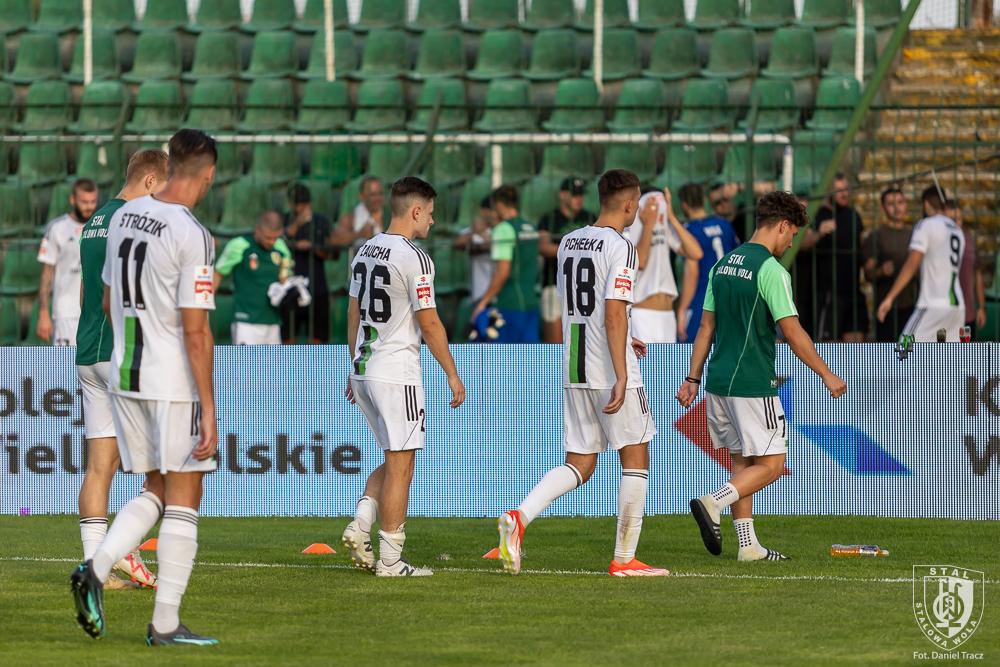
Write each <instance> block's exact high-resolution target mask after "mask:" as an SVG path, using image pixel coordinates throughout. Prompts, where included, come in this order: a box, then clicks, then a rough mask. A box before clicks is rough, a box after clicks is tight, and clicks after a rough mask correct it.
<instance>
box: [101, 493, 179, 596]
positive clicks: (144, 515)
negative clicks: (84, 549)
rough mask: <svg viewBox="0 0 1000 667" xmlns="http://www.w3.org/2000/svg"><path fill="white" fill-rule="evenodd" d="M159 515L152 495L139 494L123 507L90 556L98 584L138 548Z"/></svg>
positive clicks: (160, 507)
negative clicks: (112, 568)
mask: <svg viewBox="0 0 1000 667" xmlns="http://www.w3.org/2000/svg"><path fill="white" fill-rule="evenodd" d="M162 511H163V503H161V502H160V499H159V498H157V497H156V494H153V493H150V492H149V491H143V492H142V493H140V494H139V495H138V496H137V497H135V498H133V499H132V500H130V501H128V502H127V503H125V507H123V508H122V509H121V511H120V512H119V513H118V514H117V515H116V516H115V522H114V523H113V524H111V529H110V530H108V534H107V536H106V537H105V538H104V541H103V542H101V545H100V546H99V547H98V548H97V551H95V552H94V557H93V560H94V574H95V575H96V576H97V578H98V579H100V580H101V581H102V582H104V581H107V580H108V575H109V574H111V567H112V566H113V565H114V564H115V563H117V562H118V561H119V560H121V559H122V558H124V557H125V556H126V554H128V553H129V552H130V551H132V550H133V549H135V548H136V547H137V546H139V542H140V541H142V538H143V537H145V535H146V533H148V532H149V531H150V530H151V529H152V528H153V526H155V525H156V522H157V521H159V519H160V512H162Z"/></svg>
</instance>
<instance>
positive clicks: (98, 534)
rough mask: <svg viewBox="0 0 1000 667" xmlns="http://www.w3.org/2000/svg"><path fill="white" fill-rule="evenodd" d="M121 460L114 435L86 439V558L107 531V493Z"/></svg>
mask: <svg viewBox="0 0 1000 667" xmlns="http://www.w3.org/2000/svg"><path fill="white" fill-rule="evenodd" d="M85 414H86V409H85ZM119 461H120V459H119V457H118V443H117V441H116V440H115V438H113V437H111V438H88V439H87V469H86V471H85V472H84V475H83V484H81V485H80V498H79V503H80V540H81V541H82V542H83V560H90V559H91V558H93V557H94V552H95V551H97V547H98V546H100V544H101V541H102V540H104V536H105V535H107V533H108V492H109V491H110V489H111V480H112V479H113V478H114V476H115V472H117V470H118V464H119Z"/></svg>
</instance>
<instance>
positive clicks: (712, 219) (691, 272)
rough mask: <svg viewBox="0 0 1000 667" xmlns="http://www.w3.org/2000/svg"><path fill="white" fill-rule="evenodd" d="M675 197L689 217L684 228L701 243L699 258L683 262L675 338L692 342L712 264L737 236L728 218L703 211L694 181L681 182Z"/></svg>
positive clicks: (702, 195) (701, 195)
mask: <svg viewBox="0 0 1000 667" xmlns="http://www.w3.org/2000/svg"><path fill="white" fill-rule="evenodd" d="M677 197H678V198H679V199H680V200H681V211H683V212H684V217H685V218H687V220H688V223H687V230H688V231H689V232H691V236H693V237H694V238H695V240H696V241H697V242H698V245H699V246H701V252H702V256H701V259H700V260H695V259H691V258H688V259H686V260H685V262H684V286H683V288H682V289H681V301H680V304H679V307H678V312H679V317H680V321H679V322H678V323H677V338H678V340H680V342H682V343H683V342H685V341H687V342H694V337H695V335H696V334H697V333H698V327H700V326H701V309H702V307H703V306H704V304H705V292H706V291H707V290H708V276H709V273H710V272H711V271H712V267H713V266H715V263H716V262H718V261H719V260H720V259H722V257H723V255H725V254H726V253H728V252H729V251H730V250H733V249H734V248H735V247H736V246H738V245H739V244H740V239H739V237H737V236H736V232H735V231H734V230H733V226H732V225H731V224H730V223H729V221H728V220H726V219H725V218H723V217H720V216H719V215H711V216H710V215H708V213H707V212H706V211H705V191H704V189H702V187H701V186H700V185H698V184H697V183H687V184H686V185H682V186H681V189H680V190H678V191H677Z"/></svg>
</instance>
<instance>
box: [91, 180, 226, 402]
mask: <svg viewBox="0 0 1000 667" xmlns="http://www.w3.org/2000/svg"><path fill="white" fill-rule="evenodd" d="M214 263H215V242H214V241H213V240H212V235H211V234H210V233H209V232H208V230H206V229H205V228H204V227H202V226H201V224H200V223H199V222H198V220H197V219H196V218H195V217H194V215H192V214H191V211H189V210H188V208H187V207H186V206H182V205H180V204H171V203H167V202H162V201H159V200H157V199H155V198H154V197H152V196H146V197H140V198H138V199H133V200H132V201H130V202H128V203H127V204H125V205H124V206H122V207H121V208H120V209H118V210H117V211H116V212H115V214H114V215H113V216H112V217H111V222H110V223H108V249H107V255H106V256H105V259H104V270H103V273H102V278H103V280H104V283H105V284H106V285H108V286H109V287H110V296H111V328H112V330H113V331H114V338H115V344H114V351H113V352H112V355H111V374H110V376H111V377H110V389H111V391H112V392H114V393H116V394H120V395H123V396H128V397H131V398H140V399H146V400H160V401H198V400H199V396H198V389H197V386H196V385H195V382H194V376H193V374H192V373H191V364H190V362H189V361H188V356H187V349H186V347H185V345H184V327H183V325H182V322H181V312H180V309H182V308H185V309H191V308H194V309H204V310H214V309H215V293H214V290H213V289H212V277H213V276H212V271H213V269H212V266H213V264H214Z"/></svg>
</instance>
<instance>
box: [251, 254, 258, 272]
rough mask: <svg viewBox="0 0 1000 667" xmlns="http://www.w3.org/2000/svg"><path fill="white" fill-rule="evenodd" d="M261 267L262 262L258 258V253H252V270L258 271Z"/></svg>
mask: <svg viewBox="0 0 1000 667" xmlns="http://www.w3.org/2000/svg"><path fill="white" fill-rule="evenodd" d="M259 267H260V260H259V259H258V258H257V253H255V252H252V253H250V270H251V271H256V270H257V269H258V268H259Z"/></svg>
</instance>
